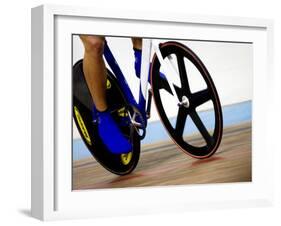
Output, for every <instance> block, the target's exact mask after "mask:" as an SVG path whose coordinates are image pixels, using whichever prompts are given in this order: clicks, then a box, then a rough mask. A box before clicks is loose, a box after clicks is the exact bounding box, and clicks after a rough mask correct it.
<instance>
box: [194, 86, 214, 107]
mask: <svg viewBox="0 0 281 226" xmlns="http://www.w3.org/2000/svg"><path fill="white" fill-rule="evenodd" d="M210 99H211V95H210V93H209V90H208V89H204V90H201V91H198V92H196V93H193V94H192V95H191V98H190V102H191V103H192V105H193V106H194V107H198V106H200V105H202V104H204V103H206V102H207V101H209V100H210Z"/></svg>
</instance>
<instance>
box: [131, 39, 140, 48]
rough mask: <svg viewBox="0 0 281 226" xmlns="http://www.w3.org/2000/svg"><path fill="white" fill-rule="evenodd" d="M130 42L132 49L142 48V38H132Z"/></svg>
mask: <svg viewBox="0 0 281 226" xmlns="http://www.w3.org/2000/svg"><path fill="white" fill-rule="evenodd" d="M132 43H133V47H134V49H138V50H141V49H142V38H132Z"/></svg>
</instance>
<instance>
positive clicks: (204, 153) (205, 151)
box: [150, 41, 223, 159]
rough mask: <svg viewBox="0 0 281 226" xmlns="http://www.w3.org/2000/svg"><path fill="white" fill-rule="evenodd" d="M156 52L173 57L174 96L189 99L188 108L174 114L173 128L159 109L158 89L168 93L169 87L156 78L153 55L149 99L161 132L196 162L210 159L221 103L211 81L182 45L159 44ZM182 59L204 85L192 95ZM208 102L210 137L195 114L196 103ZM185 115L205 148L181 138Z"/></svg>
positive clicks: (157, 71) (215, 146) (217, 140)
mask: <svg viewBox="0 0 281 226" xmlns="http://www.w3.org/2000/svg"><path fill="white" fill-rule="evenodd" d="M160 51H161V53H162V56H163V59H165V58H166V57H168V56H170V55H172V54H174V55H175V56H176V59H177V66H178V71H179V73H178V74H179V76H180V83H181V87H178V86H176V85H175V84H173V86H174V88H175V90H176V95H177V98H178V99H179V101H180V100H181V99H183V96H185V97H187V99H188V100H189V106H188V107H183V106H179V110H178V115H177V117H176V125H175V126H174V127H173V125H172V123H171V122H170V120H169V119H168V116H167V114H166V113H165V107H164V106H163V102H162V99H161V94H160V90H163V89H164V90H165V91H167V92H168V93H170V94H171V93H172V91H171V87H170V86H169V84H168V82H167V81H165V79H163V78H162V77H161V76H160V66H161V65H160V62H159V60H158V58H157V55H156V54H154V56H153V59H152V63H151V68H150V70H151V71H150V73H151V85H152V92H153V98H154V102H155V105H156V109H157V111H158V114H159V117H160V119H161V121H162V123H163V125H164V127H165V129H166V130H167V131H168V134H169V135H170V137H171V139H172V140H173V141H174V143H175V144H177V145H178V146H179V147H180V149H181V150H182V151H183V152H184V153H186V154H188V155H190V156H192V157H194V158H198V159H203V158H208V157H210V156H212V155H213V154H214V153H215V152H216V150H217V149H218V147H219V145H220V142H221V139H222V133H223V118H222V110H221V104H220V100H219V96H218V93H217V90H216V87H215V85H214V82H213V80H212V78H211V76H210V74H209V72H208V70H207V68H206V67H205V65H204V64H203V62H202V61H201V60H200V59H199V57H198V56H197V55H196V54H195V53H194V52H193V51H192V50H191V49H190V48H188V47H186V46H185V45H183V44H181V43H178V42H174V41H170V42H166V43H163V44H160ZM185 58H186V59H187V60H188V61H190V62H191V63H192V64H193V65H194V66H195V67H196V69H197V70H198V71H199V72H200V74H201V76H202V78H203V79H204V81H205V83H206V85H207V88H206V89H205V90H202V91H199V92H196V93H192V92H191V89H190V87H189V82H188V75H187V71H186V68H185V64H184V59H185ZM185 77H186V78H185ZM199 94H200V95H199ZM162 98H163V97H162ZM209 100H211V101H212V104H213V111H214V118H215V124H214V128H213V131H212V132H213V134H212V135H211V134H210V132H209V131H208V130H207V128H206V127H205V125H204V123H203V122H202V120H201V118H200V117H199V115H198V112H197V111H196V108H197V107H198V106H200V105H201V104H200V103H202V104H204V103H206V102H207V101H209ZM197 104H200V105H197ZM188 115H189V116H190V118H191V120H192V121H193V123H194V124H195V126H196V127H197V129H198V131H199V134H201V136H202V137H203V140H204V141H205V142H206V144H205V145H203V146H202V145H201V146H200V145H199V146H195V145H194V144H191V143H189V142H187V141H186V140H185V139H184V134H183V131H184V128H182V127H184V125H185V123H186V118H187V116H188ZM181 118H182V119H181Z"/></svg>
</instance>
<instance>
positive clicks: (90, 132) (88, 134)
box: [72, 60, 140, 176]
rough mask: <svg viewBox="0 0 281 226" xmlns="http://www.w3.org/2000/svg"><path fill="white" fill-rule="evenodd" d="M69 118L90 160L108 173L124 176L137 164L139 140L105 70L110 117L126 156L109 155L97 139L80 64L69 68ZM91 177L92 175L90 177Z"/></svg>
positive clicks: (116, 83) (125, 108) (124, 104)
mask: <svg viewBox="0 0 281 226" xmlns="http://www.w3.org/2000/svg"><path fill="white" fill-rule="evenodd" d="M72 86H73V118H74V121H75V124H76V126H77V129H78V131H79V133H80V136H81V138H82V140H83V141H84V143H85V145H86V147H87V148H88V150H89V151H90V152H91V154H92V155H93V156H94V158H95V159H96V160H97V161H98V162H99V163H100V164H101V165H102V166H103V167H104V168H105V169H107V170H108V171H110V172H112V173H114V174H118V175H126V174H129V173H130V172H132V171H133V170H134V169H135V167H136V165H137V163H138V160H139V155H140V139H139V136H138V134H137V131H136V130H135V127H134V126H132V124H131V123H130V122H129V121H128V118H129V117H128V110H127V109H128V107H127V103H126V102H125V99H124V97H123V94H122V92H121V90H120V88H119V85H118V82H117V80H116V78H115V77H114V76H113V74H112V73H111V72H110V71H109V70H107V88H106V99H107V104H108V107H109V109H110V111H111V115H112V117H113V118H114V120H115V121H116V122H117V123H118V124H119V126H120V128H121V130H122V132H123V135H124V136H125V137H127V139H128V140H130V142H131V144H132V146H133V148H132V151H131V152H129V153H128V154H121V155H117V154H112V153H111V152H110V151H109V150H107V148H106V147H105V145H104V144H103V143H102V141H101V140H100V138H99V135H98V130H97V124H96V123H95V122H93V116H92V112H91V109H92V107H93V100H92V98H91V95H90V92H89V88H88V86H87V83H86V81H85V78H84V73H83V61H82V60H80V61H78V62H77V63H76V64H75V65H74V66H73V85H72ZM93 176H94V175H93Z"/></svg>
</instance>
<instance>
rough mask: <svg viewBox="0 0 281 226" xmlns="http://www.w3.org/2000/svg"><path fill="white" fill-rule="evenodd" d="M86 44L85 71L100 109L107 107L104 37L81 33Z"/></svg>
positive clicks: (97, 106) (92, 94) (88, 83)
mask: <svg viewBox="0 0 281 226" xmlns="http://www.w3.org/2000/svg"><path fill="white" fill-rule="evenodd" d="M80 38H81V40H82V42H83V45H84V50H85V52H84V59H83V71H84V75H85V79H86V82H87V85H88V87H89V90H90V93H91V96H92V98H93V101H94V103H95V106H96V108H97V109H98V110H99V111H104V110H106V109H107V104H106V69H105V64H104V61H103V47H104V37H102V36H90V35H80Z"/></svg>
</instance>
